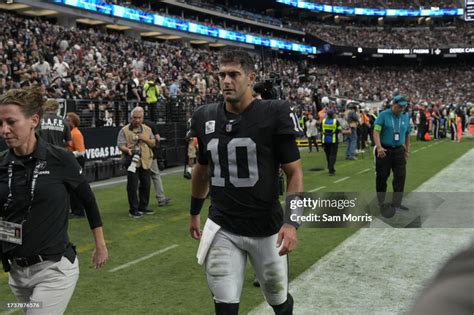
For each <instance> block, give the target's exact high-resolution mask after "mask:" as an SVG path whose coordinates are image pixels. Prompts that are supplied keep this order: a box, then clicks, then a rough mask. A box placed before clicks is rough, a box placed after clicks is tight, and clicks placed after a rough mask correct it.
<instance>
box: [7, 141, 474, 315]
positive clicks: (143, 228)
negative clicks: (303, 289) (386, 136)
mask: <svg viewBox="0 0 474 315" xmlns="http://www.w3.org/2000/svg"><path fill="white" fill-rule="evenodd" d="M473 147H474V141H472V140H470V139H466V141H464V142H463V143H460V144H459V143H452V142H450V141H447V140H442V141H438V142H433V141H431V142H414V143H412V148H411V151H412V152H414V153H413V154H412V155H411V157H410V159H409V161H408V170H407V182H406V190H407V191H411V190H414V189H415V188H416V187H418V186H419V185H420V184H422V183H423V182H424V181H426V180H427V179H429V178H430V177H432V176H433V175H434V174H436V173H437V172H438V171H440V170H441V169H443V168H444V167H445V166H447V165H448V164H450V163H451V162H453V161H454V160H456V159H457V158H458V157H460V156H461V155H462V154H464V153H465V152H466V151H467V150H469V149H471V148H473ZM344 151H345V146H340V148H339V159H338V161H337V164H336V174H337V175H336V176H335V177H328V176H327V171H310V169H311V168H318V167H319V168H324V167H325V157H324V153H323V152H322V151H321V150H320V152H319V153H316V152H315V151H313V153H309V152H307V151H306V150H304V151H303V152H302V159H303V168H304V174H305V190H306V191H311V190H314V189H318V188H319V191H354V192H369V191H373V190H374V187H375V177H374V171H373V158H372V155H371V153H370V152H369V151H366V153H365V155H364V156H363V157H361V158H360V159H359V160H357V161H345V160H344V159H343V158H344ZM345 177H349V178H347V179H344V178H345ZM341 179H344V180H343V181H340V182H338V183H334V182H336V181H339V180H341ZM163 183H164V186H165V191H166V193H167V196H168V197H171V198H172V199H173V200H172V203H171V205H169V206H167V207H164V208H157V205H156V200H154V199H152V200H151V201H150V206H151V207H152V208H153V209H154V210H157V209H158V211H157V213H156V214H155V215H149V216H146V217H143V218H140V219H132V218H129V217H128V212H127V211H128V206H127V205H128V204H127V197H126V190H125V184H120V185H116V186H112V187H109V188H102V189H97V190H95V192H96V197H97V200H98V202H99V205H100V208H101V212H102V217H103V222H104V229H105V236H106V240H107V242H108V248H109V262H108V264H107V265H106V267H105V268H104V269H102V270H100V271H96V270H94V269H92V267H91V264H90V255H91V251H92V248H93V239H92V235H91V233H90V231H89V228H88V224H87V221H86V220H72V221H71V223H70V228H69V235H70V238H71V240H72V241H73V242H74V243H75V244H76V245H77V247H78V250H79V256H80V265H81V266H80V268H81V276H80V278H79V282H78V284H77V287H76V291H75V293H74V296H73V298H72V300H71V302H70V304H69V307H68V310H67V313H69V314H112V313H113V314H191V313H192V314H211V313H213V303H212V299H211V294H210V292H209V290H208V288H207V284H206V280H205V276H204V270H203V268H202V267H201V266H199V265H198V264H197V263H196V258H195V253H196V250H197V246H198V243H197V242H196V241H194V240H192V239H191V238H190V237H189V234H188V231H187V225H188V205H189V196H190V181H188V180H185V179H183V177H182V174H180V173H179V174H175V175H169V176H165V177H163ZM323 186H325V187H324V188H321V187H323ZM389 186H390V185H389ZM202 221H203V222H204V214H203V217H202ZM354 232H355V230H353V229H352V230H351V229H309V228H308V229H300V230H299V232H298V236H299V240H300V243H299V248H298V249H297V250H296V251H295V252H294V253H292V254H291V257H290V278H291V279H293V278H294V277H296V276H297V275H299V274H300V273H302V272H303V271H304V270H306V269H307V268H308V267H309V266H311V265H312V264H313V263H315V262H316V261H317V260H318V259H319V258H321V257H322V256H324V255H325V254H326V253H328V252H329V251H331V250H332V249H333V248H334V247H336V246H337V245H338V244H339V243H340V242H342V241H343V240H344V239H346V238H347V237H348V236H350V235H351V234H352V233H354ZM170 246H174V247H170ZM167 248H170V249H169V250H167V251H165V252H163V253H161V254H157V255H156V256H153V257H151V258H149V259H146V260H144V261H141V262H139V263H137V264H135V265H132V266H130V267H127V268H124V269H121V270H118V271H116V272H110V271H111V270H112V269H113V268H116V267H119V266H121V265H123V264H126V263H129V262H131V261H134V260H136V259H139V258H142V257H144V256H147V255H150V254H152V253H156V252H158V251H160V250H163V249H167ZM250 269H251V268H250V267H249V272H248V273H247V279H246V282H245V286H244V289H243V294H242V299H241V301H242V302H241V307H240V310H241V313H242V314H244V313H247V312H248V311H250V310H251V309H253V308H254V307H255V306H257V305H258V304H259V303H261V302H262V301H263V296H262V294H261V292H260V290H259V289H256V288H254V287H253V286H252V284H251V282H252V280H253V273H252V272H251V271H250ZM7 280H8V276H7V274H5V273H0V301H7V302H14V297H13V295H12V294H11V293H10V290H9V288H8V285H7ZM16 313H18V314H19V312H16Z"/></svg>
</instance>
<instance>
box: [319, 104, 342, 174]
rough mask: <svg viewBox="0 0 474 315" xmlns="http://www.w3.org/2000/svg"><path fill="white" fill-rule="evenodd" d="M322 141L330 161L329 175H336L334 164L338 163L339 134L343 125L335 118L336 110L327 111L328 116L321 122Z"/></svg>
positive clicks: (327, 158)
mask: <svg viewBox="0 0 474 315" xmlns="http://www.w3.org/2000/svg"><path fill="white" fill-rule="evenodd" d="M321 130H322V134H321V142H322V143H323V147H324V153H325V154H326V161H327V163H328V171H329V176H334V175H336V170H335V169H334V165H335V164H336V158H337V147H338V143H337V135H338V133H339V132H341V130H342V127H341V125H340V124H339V121H337V119H336V118H334V111H333V110H329V111H328V112H327V113H326V118H324V119H323V121H322V123H321Z"/></svg>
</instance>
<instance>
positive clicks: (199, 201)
mask: <svg viewBox="0 0 474 315" xmlns="http://www.w3.org/2000/svg"><path fill="white" fill-rule="evenodd" d="M205 200H206V199H205V198H196V197H193V196H191V209H190V210H189V213H190V214H191V215H198V214H199V213H200V212H201V209H202V206H203V205H204V201H205Z"/></svg>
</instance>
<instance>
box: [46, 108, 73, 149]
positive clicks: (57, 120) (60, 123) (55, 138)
mask: <svg viewBox="0 0 474 315" xmlns="http://www.w3.org/2000/svg"><path fill="white" fill-rule="evenodd" d="M40 128H41V129H40V130H39V135H40V136H41V138H43V139H44V140H46V142H49V143H51V144H54V145H57V146H59V147H62V148H64V147H65V146H66V145H67V142H68V141H71V139H72V138H71V129H70V128H69V125H68V123H67V121H66V120H65V119H63V118H62V117H61V116H58V115H56V114H55V113H45V114H44V116H43V118H41V126H40Z"/></svg>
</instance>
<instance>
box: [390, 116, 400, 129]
mask: <svg viewBox="0 0 474 315" xmlns="http://www.w3.org/2000/svg"><path fill="white" fill-rule="evenodd" d="M392 124H393V131H395V132H400V131H401V130H402V116H401V115H400V117H399V118H398V130H395V120H393V115H392Z"/></svg>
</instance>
